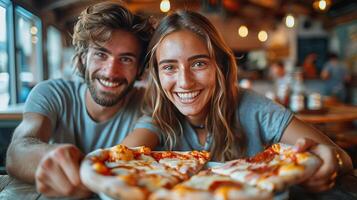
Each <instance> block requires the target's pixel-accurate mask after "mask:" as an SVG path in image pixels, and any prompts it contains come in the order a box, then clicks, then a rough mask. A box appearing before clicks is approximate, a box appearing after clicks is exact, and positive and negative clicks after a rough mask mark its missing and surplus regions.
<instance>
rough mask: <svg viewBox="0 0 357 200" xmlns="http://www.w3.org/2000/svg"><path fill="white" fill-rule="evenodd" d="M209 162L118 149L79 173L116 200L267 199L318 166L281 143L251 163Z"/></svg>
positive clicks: (91, 159)
mask: <svg viewBox="0 0 357 200" xmlns="http://www.w3.org/2000/svg"><path fill="white" fill-rule="evenodd" d="M209 159H210V156H209V153H208V152H206V151H186V152H178V151H151V149H150V148H147V147H135V148H128V147H126V146H124V145H117V146H114V147H112V148H107V149H99V150H96V151H94V152H92V153H90V154H88V155H87V156H86V158H85V159H84V161H83V162H82V164H81V169H80V173H81V179H82V182H83V183H84V184H85V185H86V186H87V187H88V188H89V189H91V190H92V191H93V192H96V193H104V194H106V195H108V196H110V197H112V198H114V199H149V200H169V199H170V200H176V199H212V200H215V199H227V200H228V199H271V198H272V196H273V194H274V193H275V192H277V191H282V190H284V189H286V188H287V187H289V186H290V185H293V184H298V183H300V182H302V181H304V180H305V179H306V178H307V177H308V176H310V175H312V174H313V173H314V171H315V170H316V169H317V168H318V167H319V165H320V164H321V161H320V159H319V158H317V157H316V156H314V155H313V154H311V153H309V152H302V153H296V152H295V151H294V150H293V149H292V146H290V145H285V144H281V143H278V144H274V145H272V146H271V147H269V148H267V149H266V150H265V151H263V152H261V153H259V154H257V155H255V156H253V157H250V158H244V159H237V160H233V161H229V162H226V163H220V165H219V166H215V167H210V168H209V167H204V166H205V164H207V162H208V161H209Z"/></svg>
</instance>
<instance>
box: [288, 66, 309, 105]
mask: <svg viewBox="0 0 357 200" xmlns="http://www.w3.org/2000/svg"><path fill="white" fill-rule="evenodd" d="M293 77H294V78H293V81H292V85H291V89H292V93H291V96H290V104H289V107H290V109H291V110H292V111H293V112H300V111H303V110H304V109H305V99H306V97H305V96H306V94H305V85H304V79H303V73H302V72H301V71H296V72H294V75H293Z"/></svg>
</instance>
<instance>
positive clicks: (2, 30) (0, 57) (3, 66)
mask: <svg viewBox="0 0 357 200" xmlns="http://www.w3.org/2000/svg"><path fill="white" fill-rule="evenodd" d="M0 3H1V2H0ZM6 30H7V29H6V8H5V5H2V4H0V108H6V107H7V106H8V105H9V101H10V94H9V82H10V79H9V67H8V57H9V56H8V52H7V44H8V42H7V36H6V33H7V31H6Z"/></svg>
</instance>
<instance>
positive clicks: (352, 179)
mask: <svg viewBox="0 0 357 200" xmlns="http://www.w3.org/2000/svg"><path fill="white" fill-rule="evenodd" d="M0 199H6V200H22V199H24V200H49V199H57V200H72V199H73V198H46V197H44V196H43V195H41V194H39V193H37V192H36V189H35V187H34V186H33V185H30V184H26V183H23V182H21V181H19V180H16V179H14V178H12V177H10V176H8V175H2V176H0ZM89 199H91V200H97V199H99V197H98V196H96V195H94V196H92V197H91V198H89ZM289 199H291V200H295V199H296V200H298V199H299V200H300V199H304V200H328V199H329V200H330V199H331V200H332V199H338V200H352V199H354V200H356V199H357V169H355V170H354V172H353V173H351V174H348V175H345V176H343V177H340V178H339V179H338V180H337V184H336V186H335V187H334V188H333V189H332V190H330V191H327V192H323V193H318V194H316V193H315V194H311V193H308V192H306V191H305V190H304V189H303V188H301V187H299V186H294V187H292V188H291V189H290V197H289Z"/></svg>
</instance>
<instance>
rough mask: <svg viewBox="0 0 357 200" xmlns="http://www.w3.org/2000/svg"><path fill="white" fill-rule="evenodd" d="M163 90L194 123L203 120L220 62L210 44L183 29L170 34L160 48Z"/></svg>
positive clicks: (160, 71)
mask: <svg viewBox="0 0 357 200" xmlns="http://www.w3.org/2000/svg"><path fill="white" fill-rule="evenodd" d="M156 59H157V63H158V72H159V79H160V84H161V86H162V89H163V90H164V92H165V94H166V96H167V97H168V99H170V101H171V102H172V103H173V104H174V105H175V106H176V108H177V109H178V110H179V111H180V112H181V113H182V114H183V115H185V116H186V117H188V118H189V120H190V121H191V122H193V123H195V122H196V123H203V122H204V119H205V117H206V114H207V110H208V105H209V101H210V99H211V97H212V95H213V91H214V87H215V82H216V63H215V61H214V60H213V59H212V58H210V56H209V52H208V49H207V46H206V43H205V42H204V41H203V40H202V39H201V38H200V37H198V36H197V35H196V34H194V33H192V32H190V31H187V30H181V31H177V32H173V33H171V34H169V35H167V36H166V37H165V38H164V39H163V40H162V41H161V43H160V44H159V45H158V47H157V50H156Z"/></svg>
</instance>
